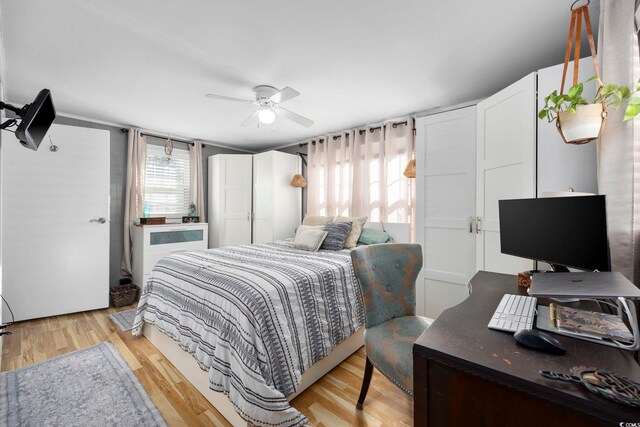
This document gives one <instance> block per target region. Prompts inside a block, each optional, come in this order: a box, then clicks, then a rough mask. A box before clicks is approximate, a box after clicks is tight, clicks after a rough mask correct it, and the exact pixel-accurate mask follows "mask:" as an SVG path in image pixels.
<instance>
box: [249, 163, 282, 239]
mask: <svg viewBox="0 0 640 427" xmlns="http://www.w3.org/2000/svg"><path fill="white" fill-rule="evenodd" d="M275 173H276V171H275V170H274V156H273V153H272V152H266V153H262V154H256V155H254V156H253V216H254V218H253V243H266V242H272V241H274V240H275V239H274V237H273V228H274V215H273V214H274V210H275V206H274V203H275V200H274V192H273V190H274V188H273V186H274V182H273V180H274V175H275ZM277 203H278V210H280V209H283V208H286V207H284V206H283V205H282V204H281V203H282V201H281V200H278V202H277Z"/></svg>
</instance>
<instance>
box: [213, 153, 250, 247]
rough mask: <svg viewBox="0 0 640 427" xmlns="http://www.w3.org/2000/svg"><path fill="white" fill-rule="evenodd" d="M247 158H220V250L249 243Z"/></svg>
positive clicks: (248, 157)
mask: <svg viewBox="0 0 640 427" xmlns="http://www.w3.org/2000/svg"><path fill="white" fill-rule="evenodd" d="M252 157H253V156H251V155H250V154H246V155H245V154H234V155H223V156H221V157H220V174H219V175H218V177H219V179H221V180H222V182H221V183H220V184H221V186H222V190H221V195H222V197H221V198H220V204H221V206H220V212H221V222H220V246H221V247H222V246H233V245H248V244H250V243H251V181H252V168H253V166H252Z"/></svg>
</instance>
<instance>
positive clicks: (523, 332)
mask: <svg viewBox="0 0 640 427" xmlns="http://www.w3.org/2000/svg"><path fill="white" fill-rule="evenodd" d="M513 338H515V340H516V341H517V342H518V344H520V345H523V346H525V347H529V348H532V349H534V350H540V351H545V352H547V353H551V354H564V353H565V352H566V351H567V350H566V349H565V348H564V346H563V345H562V343H561V342H560V341H558V340H557V339H556V338H554V337H552V336H551V335H549V334H547V333H544V332H542V331H539V330H537V329H520V330H519V331H516V333H515V334H513Z"/></svg>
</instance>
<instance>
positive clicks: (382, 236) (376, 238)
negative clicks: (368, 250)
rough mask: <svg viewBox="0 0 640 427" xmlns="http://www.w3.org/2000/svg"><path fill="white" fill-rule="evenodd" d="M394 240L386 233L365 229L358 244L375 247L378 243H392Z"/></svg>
mask: <svg viewBox="0 0 640 427" xmlns="http://www.w3.org/2000/svg"><path fill="white" fill-rule="evenodd" d="M391 242H393V238H392V237H391V236H390V235H389V233H387V232H386V231H378V230H374V229H372V228H365V229H363V230H362V234H360V238H359V239H358V243H362V244H363V245H375V244H378V243H391Z"/></svg>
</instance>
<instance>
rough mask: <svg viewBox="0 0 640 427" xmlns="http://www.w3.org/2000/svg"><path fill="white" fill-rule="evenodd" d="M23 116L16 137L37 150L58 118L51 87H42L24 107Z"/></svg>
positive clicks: (26, 145)
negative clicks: (34, 97)
mask: <svg viewBox="0 0 640 427" xmlns="http://www.w3.org/2000/svg"><path fill="white" fill-rule="evenodd" d="M21 117H22V122H21V123H20V125H19V126H18V129H16V137H17V138H18V140H20V143H21V144H22V145H23V146H25V147H27V148H29V149H31V150H34V151H35V150H37V149H38V147H39V146H40V142H42V139H43V138H44V136H45V135H46V133H47V131H48V130H49V127H51V124H52V123H53V121H54V120H55V118H56V109H55V107H54V106H53V101H52V99H51V92H50V91H49V89H42V90H41V91H40V93H38V96H36V99H35V100H34V101H33V102H32V103H31V104H29V105H26V106H25V107H23V108H22V112H21Z"/></svg>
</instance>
